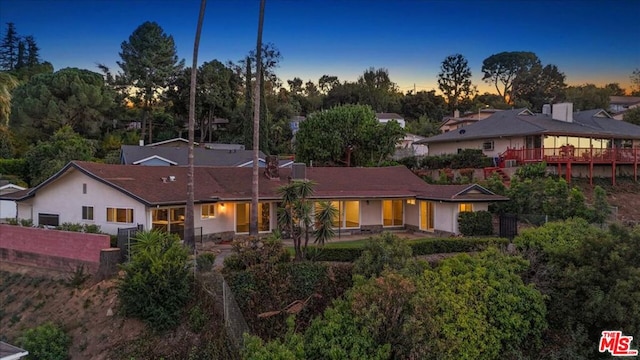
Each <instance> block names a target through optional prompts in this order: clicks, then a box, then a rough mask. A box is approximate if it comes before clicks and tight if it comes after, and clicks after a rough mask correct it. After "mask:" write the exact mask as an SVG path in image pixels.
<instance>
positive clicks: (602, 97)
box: [565, 84, 610, 111]
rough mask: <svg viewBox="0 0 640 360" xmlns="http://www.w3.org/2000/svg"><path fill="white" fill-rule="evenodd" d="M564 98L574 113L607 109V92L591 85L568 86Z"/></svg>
mask: <svg viewBox="0 0 640 360" xmlns="http://www.w3.org/2000/svg"><path fill="white" fill-rule="evenodd" d="M565 98H566V100H567V101H568V102H571V103H573V108H574V110H575V111H580V110H593V109H608V108H609V101H610V99H609V90H607V89H606V88H603V87H602V88H601V87H597V86H595V85H593V84H585V85H579V86H569V87H568V88H567V89H566V91H565Z"/></svg>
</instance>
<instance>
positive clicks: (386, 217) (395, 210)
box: [382, 200, 404, 226]
mask: <svg viewBox="0 0 640 360" xmlns="http://www.w3.org/2000/svg"><path fill="white" fill-rule="evenodd" d="M403 215H404V212H403V207H402V200H383V201H382V225H383V226H402V224H403Z"/></svg>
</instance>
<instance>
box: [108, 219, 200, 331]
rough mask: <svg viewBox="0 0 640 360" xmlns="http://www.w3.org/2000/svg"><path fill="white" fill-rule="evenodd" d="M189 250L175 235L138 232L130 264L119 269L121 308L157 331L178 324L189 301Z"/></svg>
mask: <svg viewBox="0 0 640 360" xmlns="http://www.w3.org/2000/svg"><path fill="white" fill-rule="evenodd" d="M188 257H189V250H187V248H185V247H183V246H182V245H181V244H180V241H179V239H178V237H177V236H175V235H171V234H167V233H163V232H159V231H151V232H138V234H137V235H136V242H135V244H134V245H132V247H131V261H130V262H129V263H127V264H124V265H123V266H122V268H123V269H124V271H125V276H124V278H122V280H121V281H120V282H119V284H118V291H119V293H118V295H119V298H120V309H121V311H122V313H123V314H124V315H127V316H132V317H137V318H140V319H142V320H144V321H145V322H147V323H148V324H149V325H151V327H152V328H154V329H156V330H165V329H168V328H171V327H173V326H175V325H176V324H178V322H179V317H180V313H181V311H182V309H183V307H184V305H185V303H186V301H187V299H188V298H189V290H190V286H189V284H190V282H189V276H190V271H189V266H188Z"/></svg>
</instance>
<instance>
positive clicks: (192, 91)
mask: <svg viewBox="0 0 640 360" xmlns="http://www.w3.org/2000/svg"><path fill="white" fill-rule="evenodd" d="M206 7H207V0H201V1H200V12H199V15H198V25H196V36H195V40H194V42H193V63H192V66H191V82H190V86H189V151H188V163H189V170H188V172H187V204H186V212H185V226H184V242H185V244H186V245H187V246H189V247H190V248H191V249H195V247H196V242H195V233H194V214H193V207H194V205H193V204H194V202H195V199H194V196H195V195H194V184H193V139H194V127H195V117H196V80H197V73H198V70H197V66H198V49H199V48H200V34H201V33H202V23H203V22H204V12H205V9H206Z"/></svg>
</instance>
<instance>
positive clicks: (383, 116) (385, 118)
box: [376, 113, 405, 129]
mask: <svg viewBox="0 0 640 360" xmlns="http://www.w3.org/2000/svg"><path fill="white" fill-rule="evenodd" d="M376 119H377V120H378V121H379V122H381V123H386V122H389V121H391V120H395V121H397V122H398V123H399V124H400V126H401V127H402V128H403V129H404V126H405V121H404V118H403V117H402V116H400V115H398V114H396V113H376Z"/></svg>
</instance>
